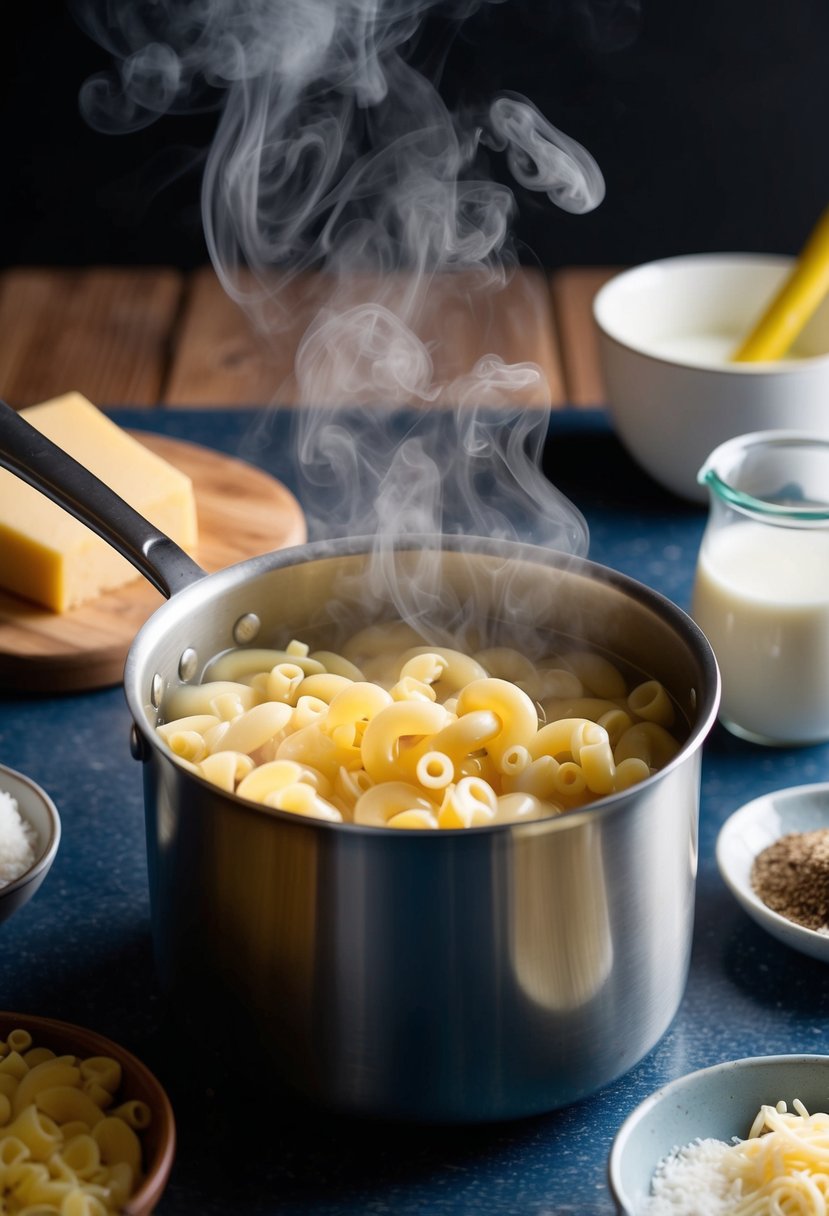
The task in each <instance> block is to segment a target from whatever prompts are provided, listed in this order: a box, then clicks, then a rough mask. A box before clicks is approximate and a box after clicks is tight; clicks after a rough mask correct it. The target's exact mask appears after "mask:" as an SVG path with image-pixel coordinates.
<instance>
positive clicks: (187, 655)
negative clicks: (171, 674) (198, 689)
mask: <svg viewBox="0 0 829 1216" xmlns="http://www.w3.org/2000/svg"><path fill="white" fill-rule="evenodd" d="M198 662H199V656H198V655H197V654H196V652H195V650H194V649H193V647H192V646H188V647H187V649H186V650H183V651H182V653H181V658H180V659H179V661H178V674H179V679H180V680H192V679H193V676H194V675H195V674H196V669H197V667H198Z"/></svg>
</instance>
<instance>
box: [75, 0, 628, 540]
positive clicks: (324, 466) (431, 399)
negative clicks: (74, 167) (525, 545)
mask: <svg viewBox="0 0 829 1216" xmlns="http://www.w3.org/2000/svg"><path fill="white" fill-rule="evenodd" d="M494 2H497V0H454V3H441V4H439V5H438V4H437V3H436V0H281V2H277V0H188V2H187V3H182V2H181V0H142V2H137V0H109V2H107V3H105V2H104V0H100V3H99V4H97V3H96V0H86V3H85V7H84V8H83V10H82V11H81V12H80V13H79V19H80V20H81V22H82V24H83V25H84V26H85V28H86V29H87V30H88V32H89V33H90V34H91V35H92V36H93V37H94V38H95V39H96V40H97V41H98V42H100V43H101V44H102V45H103V46H105V47H106V48H108V50H109V51H110V53H111V55H112V57H113V63H114V69H113V71H112V72H111V73H108V74H106V75H102V76H97V77H94V78H92V79H90V80H88V81H87V82H86V83H85V84H84V86H83V88H82V89H81V94H80V102H81V108H82V111H83V113H84V115H85V116H86V118H87V120H88V122H89V123H90V124H91V125H92V126H94V127H96V128H98V129H99V130H102V131H110V132H111V131H129V130H134V129H136V128H138V127H141V126H144V125H146V124H148V123H150V122H153V121H155V120H156V119H157V118H159V117H160V116H161V115H163V114H166V113H172V112H176V111H181V110H184V109H189V108H192V107H194V106H199V105H207V104H212V105H214V106H216V107H217V110H218V121H217V129H216V135H215V138H214V140H213V142H212V145H211V147H210V150H209V153H208V157H207V162H206V168H205V173H204V179H203V189H202V212H203V219H204V230H205V235H206V239H207V244H208V248H209V252H210V257H211V259H212V262H213V264H214V266H215V269H216V272H217V274H218V275H219V277H220V279H221V281H222V283H223V284H224V286H225V288H226V290H227V291H228V292H229V293H230V294H231V295H232V296H233V297H234V298H235V299H236V300H237V301H238V302H239V303H240V304H242V305H243V306H244V307H245V308H246V309H247V310H248V311H249V313H250V315H251V317H252V318H253V321H254V323H255V324H256V325H257V326H258V327H259V329H260V330H262V331H264V332H266V333H267V334H268V335H269V336H272V338H273V340H274V341H275V342H276V341H279V331H280V327H281V326H283V325H285V324H286V323H287V322H288V321H290V320H295V318H293V317H292V315H291V314H292V311H293V309H294V307H295V301H296V294H295V292H294V293H292V291H291V286H292V283H293V284H294V286H296V280H297V276H298V275H300V273H301V272H302V271H304V270H307V269H310V268H313V269H315V270H318V271H319V272H320V274H319V275H318V276H316V278H317V281H318V282H321V283H324V284H325V293H324V297H323V298H321V299H318V300H316V301H315V302H314V306H313V308H312V309H311V311H310V315H309V323H308V327H307V331H306V333H305V336H304V338H303V340H302V341H301V343H300V345H299V349H298V353H297V358H296V367H295V383H294V384H293V385H292V387H291V392H292V393H293V395H294V396H295V397H296V398H297V399H298V400H300V401H301V402H302V403H303V404H304V405H305V406H306V407H313V408H306V409H303V410H301V411H297V414H296V420H297V426H298V434H297V451H298V454H299V457H300V460H301V465H302V470H303V475H304V477H305V480H306V482H307V488H308V491H309V492H308V493H307V494H305V495H304V499H305V501H306V502H307V503H310V504H315V503H317V504H320V506H319V510H318V511H317V513H316V517H315V518H312V519H311V520H310V521H309V522H310V524H311V528H312V531H313V532H315V533H316V534H317V535H320V534H324V533H328V534H344V533H349V534H352V535H354V534H360V533H370V534H372V535H376V536H377V537H378V546H379V547H381V548H386V547H388V546H390V545H393V543H394V541H395V539H396V538H398V537H399V536H401V535H406V534H408V533H411V532H441V531H443V532H465V533H472V534H477V535H487V536H498V537H507V538H514V537H517V538H520V539H530V540H534V541H536V542H538V543H543V544H547V545H550V546H552V547H554V548H559V549H563V550H566V551H569V552H573V553H584V552H585V551H586V548H587V529H586V525H585V523H584V520H583V519H582V517H581V515H580V514H579V512H578V511H577V510H576V509H575V508H574V507H573V506H572V505H571V504H570V503H568V502H567V501H566V499H564V498H563V497H562V496H561V495H560V494H559V493H558V491H556V490H555V489H554V488H553V487H552V486H551V485H550V484H549V483H548V482H547V481H546V480H545V479H544V477H543V476H542V475H541V473H540V472H539V453H540V448H541V445H542V443H543V440H544V435H545V430H546V422H547V418H546V412H545V410H544V409H543V408H538V403H539V402H543V401H544V400H545V399H547V396H548V394H547V389H546V386H545V385H544V382H543V376H542V372H541V370H540V368H538V367H537V366H536V365H534V364H531V363H520V364H507V363H505V362H504V360H503V358H502V357H501V354H500V353H499V352H498V351H497V350H496V351H493V352H492V353H491V354H490V355H488V356H487V357H486V358H482V359H478V360H477V361H475V362H474V365H473V366H470V367H462V368H459V369H458V371H457V374H453V375H452V376H451V378H444V379H443V380H441V379H440V378H439V377H438V376H436V373H435V365H434V362H433V353H434V350H435V346H434V339H431V340H430V339H424V337H423V336H422V335H423V322H424V318H425V316H426V315H427V310H428V309H434V305H435V301H436V299H437V298H438V295H439V293H440V291H441V283H444V284H445V282H446V281H447V278H446V276H448V275H449V274H452V275H454V276H456V278H455V279H454V284H455V286H456V287H457V285H458V284H462V287H463V291H465V292H467V294H468V296H469V298H470V299H472V298H478V297H479V296H480V294H481V293H485V292H499V291H504V290H505V289H506V288H507V286H508V284H509V281H510V276H511V272H512V270H513V269H514V268H515V265H516V262H517V259H516V256H515V252H514V250H513V247H512V244H511V237H510V226H511V221H512V218H513V215H514V210H515V199H514V196H513V193H512V191H510V190H509V189H508V188H507V187H506V186H505V185H503V184H498V183H496V182H493V181H491V180H488V179H487V178H486V177H485V176H484V175H483V174H482V172H481V171H480V169H479V165H480V161H481V152H482V149H486V152H487V154H488V155H493V154H494V155H503V157H504V158H505V160H506V163H507V165H508V166H509V169H510V171H511V172H512V174H513V176H514V177H515V178H516V180H517V181H518V182H519V183H520V185H521V186H522V187H523V188H525V189H528V190H534V191H538V192H540V193H542V194H546V195H547V197H548V198H549V199H550V200H551V202H552V203H553V204H555V205H556V206H557V207H560V208H563V209H564V210H566V211H569V212H586V211H589V210H591V209H592V208H594V207H595V206H597V205H598V203H599V202H600V201H601V199H602V197H603V193H604V184H603V181H602V176H601V173H600V171H599V169H598V167H597V165H596V164H595V162H594V160H593V159H592V157H591V156H590V155H589V153H588V152H586V151H585V149H584V148H583V147H581V145H579V144H578V143H577V142H576V141H575V140H573V139H572V138H570V137H568V136H567V135H565V134H564V133H563V132H561V131H559V130H558V129H556V127H554V126H553V125H552V124H551V123H550V122H549V121H548V120H547V119H545V118H544V116H543V115H541V114H540V113H539V111H538V110H537V109H536V108H535V107H534V106H533V105H532V104H531V103H530V102H529V101H527V100H526V99H524V98H522V97H520V96H517V95H514V94H513V95H509V96H499V97H496V98H494V99H491V100H489V101H487V102H486V103H485V104H482V105H481V107H480V108H479V110H478V111H477V112H474V113H473V112H466V113H465V114H463V115H459V114H452V113H450V111H449V110H448V108H447V106H446V105H445V103H444V101H443V99H442V97H441V95H440V92H439V90H438V87H437V86H436V83H435V82H434V81H433V80H430V79H427V77H426V76H425V75H424V74H422V73H421V72H418V71H417V70H415V68H414V67H413V66H412V63H411V59H412V54H411V51H412V49H413V48H414V47H415V46H416V42H417V34H418V30H419V28H420V26H421V23H422V21H423V18H424V17H425V16H426V15H427V13H428V12H429V10H430V9H439V10H440V13H441V16H443V17H445V16H447V14H449V15H451V16H452V17H454V18H455V19H456V20H457V22H458V23H459V24H460V23H461V22H462V21H464V20H465V19H467V18H469V17H470V16H471V15H472V14H473V13H474V12H475V11H476V10H478V9H480V8H481V7H482V6H483V5H484V4H486V3H494ZM113 13H114V14H115V19H114V20H113V19H112V17H113ZM463 291H462V292H461V296H462V295H463ZM439 338H440V340H441V341H443V342H448V343H451V342H452V340H453V338H452V328H451V318H450V321H449V322H447V325H446V327H445V330H444V332H443V333H442V334H441V335H439ZM280 389H282V390H283V393H282V395H283V396H284V389H285V386H279V385H274V396H275V398H276V397H277V396H278V395H279V394H280ZM528 403H533V404H531V405H529V404H528ZM401 404H402V405H405V406H408V407H413V408H412V409H411V410H410V411H408V412H407V413H406V414H401V411H400V410H399V409H397V410H390V409H388V408H386V407H390V406H394V405H396V406H400V405H401ZM343 407H351V408H349V409H348V412H347V414H346V413H344V412H343ZM438 407H441V408H438ZM446 407H453V408H446ZM496 407H497V413H496V412H494V410H495V408H496ZM490 411H493V412H490ZM268 425H269V422H268V420H267V419H265V420H263V422H262V424H261V428H260V434H259V435H258V436H257V437H256V442H257V443H258V442H261V440H262V434H261V431H264V430H266V429H267V427H268Z"/></svg>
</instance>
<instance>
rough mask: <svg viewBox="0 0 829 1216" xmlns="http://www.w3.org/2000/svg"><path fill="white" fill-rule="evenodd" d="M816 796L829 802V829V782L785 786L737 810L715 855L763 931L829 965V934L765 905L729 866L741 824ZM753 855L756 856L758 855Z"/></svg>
mask: <svg viewBox="0 0 829 1216" xmlns="http://www.w3.org/2000/svg"><path fill="white" fill-rule="evenodd" d="M814 796H818V797H819V796H825V797H826V799H827V823H826V826H827V827H829V781H815V782H812V783H811V784H809V785H791V786H785V787H784V788H783V789H779V790H769V791H768V792H767V793H765V794H761V795H760V796H759V797H758V798H752V799H751V801H750V802H746V803H744V804H743V805H742V806H740V807H738V808H737V810H736V811H733V812H732V813H731V814H730V815H729V816H728V818H727V819H726V821H725V823H723V825H722V827H721V828H720V830H719V832H718V834H717V844H716V849H715V855H716V860H717V868H718V870H719V872H720V876H721V878H722V880H723V882H724V883H725V885H726V886H727V887H728V889H729V891H731V893H732V895H733V896H734V898H735V899H736V900H737V902H738V903H739V904H740V905H741V906H742V908H743V909H744V911H745V912H747V913H748V915H749V916H751V918H752V919H753V920H754V921H755V923H756V924H758V925H759V926H760V928H762V929H765V930H766V932H770V933H772V935H773V936H774V937H776V938H777V940H778V941H782V942H783V943H784V944H785V945H788V946H790V947H792V948H793V949H799V950H803V951H804V952H805V953H806V954H808V955H809V956H810V957H811V958H816V959H818V960H823V961H825V962H829V935H827V934H825V933H819V932H818V931H817V930H816V929H809V928H807V927H806V925H800V924H798V923H797V921H793V920H789V918H788V917H787V916H783V914H782V913H781V912H775V911H774V909H773V908H770V907H769V906H768V904H767V903H764V901H763V900H762V899H761V898H760V896H759V895H758V894H757V893H756V891H755V890H754V888H753V887H752V886H751V884H750V883H745V882H742V881H741V880H740V879H739V878H738V877H737V875H736V874H735V872H734V868H733V866H732V865H731V864H730V860H729V856H728V852H727V850H728V846H729V843H730V838H731V837H732V836H733V835H734V834H735V833H736V832H737V831H738V829H739V828H740V827H741V825H742V824H743V823H744V822H745V821H746V820H750V819H752V818H754V817H755V816H757V815H758V814H759V812H760V811H761V810H762V809H764V808H766V807H770V806H771V804H772V802H780V803H782V804H783V806H785V805H786V804H787V803H788V804H792V803H794V804H797V803H798V802H799V801H800V800H801V799H803V800H805V799H807V798H809V797H814ZM792 830H794V829H792ZM801 830H803V829H801ZM786 834H787V832H786V829H784V830H783V832H782V835H784V836H785V835H786ZM754 856H757V854H755V855H754Z"/></svg>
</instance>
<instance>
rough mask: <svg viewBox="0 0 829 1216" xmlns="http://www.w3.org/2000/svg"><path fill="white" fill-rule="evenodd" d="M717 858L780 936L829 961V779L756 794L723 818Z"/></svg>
mask: <svg viewBox="0 0 829 1216" xmlns="http://www.w3.org/2000/svg"><path fill="white" fill-rule="evenodd" d="M717 865H718V866H719V869H720V874H721V875H722V877H723V880H724V882H725V883H726V885H727V886H728V887H729V889H730V890H731V892H732V893H733V895H734V896H735V898H736V899H737V900H738V901H739V903H740V904H741V905H742V907H743V908H744V909H745V911H746V912H747V913H748V914H749V916H751V917H752V918H753V919H754V920H755V921H756V922H757V923H758V924H759V925H761V926H762V927H763V928H764V929H766V930H767V931H768V932H769V933H771V934H772V936H773V937H776V938H777V939H778V941H781V942H783V943H784V944H785V945H787V946H791V947H792V948H793V949H795V950H800V951H801V953H803V954H808V955H810V956H811V957H812V958H816V959H820V960H821V961H823V962H829V783H826V784H818V785H801V786H793V787H791V788H789V789H783V790H776V791H774V792H773V793H770V794H764V795H763V796H762V797H761V798H755V799H754V801H753V802H748V803H746V805H745V806H742V807H740V809H739V810H738V811H735V812H734V814H733V815H731V817H730V818H729V819H727V820H726V822H725V823H724V824H723V826H722V828H721V829H720V834H719V837H718V838H717Z"/></svg>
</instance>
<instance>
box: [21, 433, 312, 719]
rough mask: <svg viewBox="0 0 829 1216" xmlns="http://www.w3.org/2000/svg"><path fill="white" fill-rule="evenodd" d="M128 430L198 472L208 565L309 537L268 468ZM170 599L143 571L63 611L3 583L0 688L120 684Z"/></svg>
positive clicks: (202, 547)
mask: <svg viewBox="0 0 829 1216" xmlns="http://www.w3.org/2000/svg"><path fill="white" fill-rule="evenodd" d="M130 433H131V434H132V436H133V438H135V439H137V440H138V441H139V442H140V443H143V444H144V445H145V446H146V447H148V448H150V450H151V451H153V452H156V453H157V454H158V455H159V456H163V457H164V459H165V460H167V461H169V463H170V464H171V465H174V466H175V467H176V468H178V469H181V471H182V472H183V473H186V474H187V475H188V476H189V477H190V478H191V479H192V481H193V489H194V491H195V495H196V509H197V511H198V519H199V548H198V552H197V553H196V554H195V555H194V556H195V558H196V560H197V561H198V563H199V565H200V566H203V567H204V569H205V570H206V571H207V572H208V573H212V572H214V571H216V570H222V569H223V568H224V567H225V566H230V565H232V564H233V563H234V562H238V561H242V560H243V559H244V558H247V557H256V556H257V555H259V554H260V553H270V552H271V550H273V549H281V548H285V547H286V546H288V545H296V544H301V543H302V542H303V541H304V540H305V539H306V527H305V517H304V515H303V514H302V509H301V507H300V505H299V503H298V502H297V500H296V499H295V498H294V496H293V494H291V492H290V491H289V490H288V489H286V487H285V486H284V485H283V484H282V483H281V482H280V481H277V480H276V479H275V478H273V477H271V476H270V475H269V474H267V473H263V472H262V471H261V470H259V469H256V468H254V467H253V466H252V465H249V464H246V463H244V462H243V461H241V460H236V459H234V458H233V457H230V456H224V455H222V453H220V452H214V451H212V450H211V449H210V448H204V447H200V446H197V445H196V444H193V443H186V442H184V441H183V440H179V439H168V438H166V437H165V436H161V435H152V434H148V433H147V432H145V431H132V432H130ZM163 602H164V599H163V596H162V595H161V593H160V592H158V591H156V589H155V588H154V587H153V586H151V584H150V583H148V582H147V581H146V580H145V579H144V578H142V577H141V576H140V575H139V576H138V577H137V579H136V580H135V581H134V582H132V583H129V584H128V585H126V586H124V587H121V588H120V589H119V590H117V591H110V592H108V593H107V594H106V595H102V596H99V597H98V599H96V600H91V601H90V602H89V603H88V604H83V605H82V606H81V607H80V608H75V609H73V610H72V611H70V612H64V613H55V612H49V611H47V610H46V609H44V608H41V607H39V606H38V605H37V604H31V603H29V602H28V601H26V600H23V599H20V598H18V597H17V596H13V595H9V594H7V593H5V592H3V591H0V690H3V691H6V692H15V693H22V694H24V695H25V694H26V693H47V692H48V693H58V692H78V691H81V690H85V689H92V688H105V687H108V686H110V685H113V684H119V683H120V682H121V677H122V674H123V668H124V660H125V659H126V656H127V651H128V650H129V648H130V645H131V643H132V640H133V638H134V637H135V635H136V633H137V632H138V630H139V629H140V627H141V626H142V625H143V624H144V622H145V621H146V620H147V619H148V618H149V617H150V616H151V615H152V614H153V612H155V610H156V608H158V607H160V605H161V604H162V603H163Z"/></svg>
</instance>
